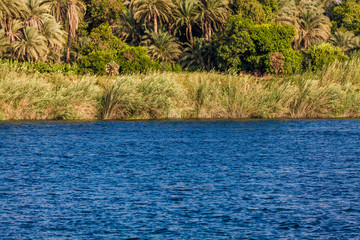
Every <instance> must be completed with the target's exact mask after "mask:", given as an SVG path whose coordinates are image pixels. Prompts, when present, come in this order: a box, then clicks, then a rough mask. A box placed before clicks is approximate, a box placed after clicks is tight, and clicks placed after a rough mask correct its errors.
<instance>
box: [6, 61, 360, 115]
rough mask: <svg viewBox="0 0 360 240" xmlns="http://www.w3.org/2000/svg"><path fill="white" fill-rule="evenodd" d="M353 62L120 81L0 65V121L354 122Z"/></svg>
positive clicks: (358, 84)
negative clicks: (281, 71)
mask: <svg viewBox="0 0 360 240" xmlns="http://www.w3.org/2000/svg"><path fill="white" fill-rule="evenodd" d="M358 66H360V58H354V59H351V60H348V61H346V62H342V61H335V62H334V63H332V64H330V65H328V66H327V67H325V68H324V69H323V70H322V71H321V72H318V73H316V74H315V73H314V72H311V71H309V72H304V73H302V74H297V75H291V76H283V77H279V76H272V75H271V76H266V77H255V76H253V75H247V74H235V73H233V74H231V73H217V72H193V73H189V72H180V73H174V72H149V73H147V74H133V75H120V76H112V77H107V76H95V75H79V74H73V73H67V74H64V73H39V72H37V71H29V70H28V69H27V68H26V66H25V65H22V64H19V63H10V62H2V63H1V64H0V76H1V77H0V120H101V119H109V120H148V119H275V118H286V119H289V118H290V119H306V118H311V119H316V118H359V117H360V68H359V67H358Z"/></svg>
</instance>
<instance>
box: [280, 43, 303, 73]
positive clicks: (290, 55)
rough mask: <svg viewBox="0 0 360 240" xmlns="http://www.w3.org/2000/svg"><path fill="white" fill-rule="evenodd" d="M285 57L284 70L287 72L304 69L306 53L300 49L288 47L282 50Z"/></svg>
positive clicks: (296, 71)
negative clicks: (302, 52)
mask: <svg viewBox="0 0 360 240" xmlns="http://www.w3.org/2000/svg"><path fill="white" fill-rule="evenodd" d="M282 54H283V55H284V57H285V61H284V71H285V73H286V74H293V73H298V72H300V71H301V70H302V69H303V62H304V55H303V54H301V53H300V52H299V51H296V50H294V49H292V48H288V49H285V50H283V51H282Z"/></svg>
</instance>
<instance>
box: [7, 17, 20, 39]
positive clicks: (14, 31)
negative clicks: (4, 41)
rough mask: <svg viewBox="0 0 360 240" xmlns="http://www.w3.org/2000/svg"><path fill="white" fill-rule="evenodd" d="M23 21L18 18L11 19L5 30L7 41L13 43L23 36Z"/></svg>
mask: <svg viewBox="0 0 360 240" xmlns="http://www.w3.org/2000/svg"><path fill="white" fill-rule="evenodd" d="M23 27H24V25H23V22H22V21H20V20H19V19H14V20H12V21H11V24H10V26H8V28H7V31H6V32H5V33H6V35H7V37H8V38H9V42H10V43H13V42H15V41H18V40H20V39H22V38H23V33H22V29H23Z"/></svg>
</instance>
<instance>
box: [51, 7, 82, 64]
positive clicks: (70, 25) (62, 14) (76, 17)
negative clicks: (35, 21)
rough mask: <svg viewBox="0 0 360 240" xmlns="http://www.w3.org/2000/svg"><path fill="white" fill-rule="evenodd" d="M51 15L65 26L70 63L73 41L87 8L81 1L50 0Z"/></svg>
mask: <svg viewBox="0 0 360 240" xmlns="http://www.w3.org/2000/svg"><path fill="white" fill-rule="evenodd" d="M48 1H49V8H50V14H51V15H52V16H54V17H55V20H56V21H57V22H61V23H63V24H64V25H65V29H66V31H67V34H68V36H67V37H68V40H67V46H66V62H67V63H69V62H70V52H71V40H72V39H73V38H74V37H76V30H77V29H78V27H79V23H80V20H81V18H82V17H83V16H84V14H85V11H86V6H85V4H84V3H83V2H82V1H81V0H48Z"/></svg>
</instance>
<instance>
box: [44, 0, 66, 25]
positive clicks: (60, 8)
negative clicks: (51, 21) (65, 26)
mask: <svg viewBox="0 0 360 240" xmlns="http://www.w3.org/2000/svg"><path fill="white" fill-rule="evenodd" d="M48 2H49V8H50V14H51V15H52V16H54V17H55V20H56V21H57V22H61V23H65V21H66V11H67V10H66V9H67V6H68V4H67V2H68V0H49V1H48Z"/></svg>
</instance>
